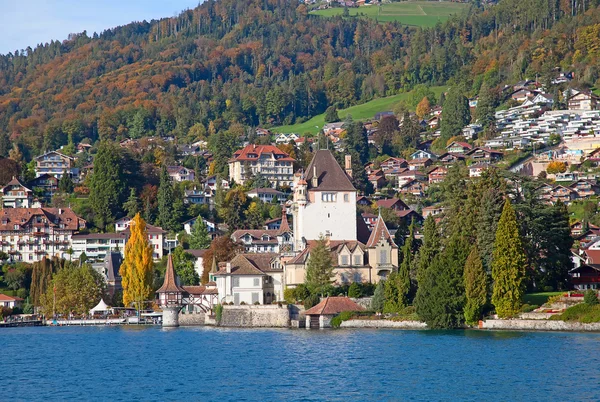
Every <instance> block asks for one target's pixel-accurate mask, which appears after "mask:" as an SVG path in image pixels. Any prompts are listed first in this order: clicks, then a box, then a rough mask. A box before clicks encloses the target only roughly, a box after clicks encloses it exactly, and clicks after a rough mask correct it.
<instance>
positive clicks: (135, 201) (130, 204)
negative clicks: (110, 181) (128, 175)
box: [123, 187, 141, 217]
mask: <svg viewBox="0 0 600 402" xmlns="http://www.w3.org/2000/svg"><path fill="white" fill-rule="evenodd" d="M123 209H124V210H125V213H127V216H129V217H131V216H135V215H136V214H137V213H138V212H141V208H140V199H139V198H138V196H137V194H136V192H135V188H133V187H131V188H130V189H129V197H128V198H127V201H126V202H125V204H123Z"/></svg>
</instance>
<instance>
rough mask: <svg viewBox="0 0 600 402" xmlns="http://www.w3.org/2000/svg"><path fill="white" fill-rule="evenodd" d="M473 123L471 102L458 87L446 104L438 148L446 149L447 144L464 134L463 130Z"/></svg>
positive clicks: (454, 89)
mask: <svg viewBox="0 0 600 402" xmlns="http://www.w3.org/2000/svg"><path fill="white" fill-rule="evenodd" d="M469 121H471V111H470V109H469V100H468V99H467V97H466V96H464V95H463V94H462V92H461V91H460V89H459V88H458V87H457V86H454V87H452V89H450V92H449V93H448V97H447V98H446V100H445V102H444V110H443V118H442V122H441V125H440V130H441V135H440V138H439V144H438V148H440V149H442V148H445V147H446V142H447V141H448V140H449V139H450V138H452V137H454V136H456V135H461V134H462V129H463V127H465V126H466V125H467V124H469Z"/></svg>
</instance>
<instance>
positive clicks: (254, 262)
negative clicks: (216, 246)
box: [215, 253, 279, 275]
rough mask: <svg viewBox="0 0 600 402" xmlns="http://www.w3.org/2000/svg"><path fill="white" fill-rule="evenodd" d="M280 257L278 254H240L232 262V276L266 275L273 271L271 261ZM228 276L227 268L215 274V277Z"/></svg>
mask: <svg viewBox="0 0 600 402" xmlns="http://www.w3.org/2000/svg"><path fill="white" fill-rule="evenodd" d="M278 256H279V254H277V253H247V254H238V255H236V256H235V257H233V259H232V260H231V262H230V264H231V273H230V275H265V272H269V271H273V270H272V269H271V261H272V260H273V258H276V257H278ZM227 274H228V272H227V268H225V267H223V268H221V269H220V270H219V271H218V272H216V273H215V275H227Z"/></svg>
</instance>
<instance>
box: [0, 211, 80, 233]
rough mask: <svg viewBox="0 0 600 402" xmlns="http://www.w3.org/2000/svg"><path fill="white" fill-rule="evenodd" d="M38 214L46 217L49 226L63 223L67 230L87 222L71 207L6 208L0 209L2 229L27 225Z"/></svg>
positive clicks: (0, 225)
mask: <svg viewBox="0 0 600 402" xmlns="http://www.w3.org/2000/svg"><path fill="white" fill-rule="evenodd" d="M36 216H39V217H43V218H45V219H46V220H47V221H48V225H49V226H53V227H57V226H59V225H61V224H63V225H64V229H66V230H79V226H80V225H83V224H84V223H85V221H84V220H83V219H81V218H79V217H78V216H77V215H75V212H73V211H72V210H71V209H70V208H4V209H2V210H0V230H14V225H19V226H23V225H27V224H28V223H29V222H30V221H31V219H33V218H34V217H36ZM3 222H6V224H3Z"/></svg>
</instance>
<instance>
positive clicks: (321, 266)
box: [304, 236, 333, 293]
mask: <svg viewBox="0 0 600 402" xmlns="http://www.w3.org/2000/svg"><path fill="white" fill-rule="evenodd" d="M332 277H333V262H332V261H331V254H330V251H329V246H328V245H327V241H326V240H325V238H324V237H323V236H320V237H319V240H317V243H316V245H315V247H313V248H312V250H311V251H310V257H309V258H308V264H307V265H306V277H305V279H304V284H305V285H306V287H307V288H308V289H309V290H310V291H311V293H319V292H322V291H323V290H324V289H325V287H326V286H328V285H330V284H331V281H332Z"/></svg>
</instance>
